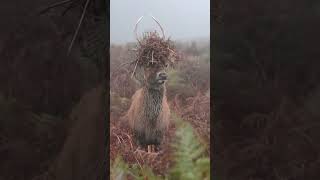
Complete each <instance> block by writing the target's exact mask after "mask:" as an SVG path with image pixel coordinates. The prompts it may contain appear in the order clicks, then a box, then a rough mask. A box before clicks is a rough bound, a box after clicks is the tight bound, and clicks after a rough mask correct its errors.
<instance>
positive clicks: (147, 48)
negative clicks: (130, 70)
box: [134, 31, 177, 67]
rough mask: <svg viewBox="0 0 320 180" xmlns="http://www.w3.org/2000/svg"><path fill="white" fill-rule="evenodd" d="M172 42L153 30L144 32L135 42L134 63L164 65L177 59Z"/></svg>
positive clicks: (142, 65)
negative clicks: (140, 38)
mask: <svg viewBox="0 0 320 180" xmlns="http://www.w3.org/2000/svg"><path fill="white" fill-rule="evenodd" d="M174 50H175V47H174V43H173V41H171V40H170V39H164V38H163V37H160V36H159V34H158V33H157V32H156V31H154V32H145V33H144V34H143V38H142V40H141V41H139V43H138V44H137V52H136V59H135V61H134V62H135V64H137V65H138V66H140V67H156V66H160V67H165V66H166V65H168V64H171V65H172V64H173V63H174V61H175V60H176V59H177V53H176V52H175V51H174Z"/></svg>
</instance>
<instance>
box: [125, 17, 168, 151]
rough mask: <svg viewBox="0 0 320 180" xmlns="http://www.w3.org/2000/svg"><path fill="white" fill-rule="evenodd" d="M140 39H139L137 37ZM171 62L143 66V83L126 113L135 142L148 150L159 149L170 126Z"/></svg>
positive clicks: (141, 79) (141, 81)
mask: <svg viewBox="0 0 320 180" xmlns="http://www.w3.org/2000/svg"><path fill="white" fill-rule="evenodd" d="M142 17H143V16H142ZM142 17H141V18H140V19H139V20H138V22H137V24H138V23H139V21H140V20H141V19H142ZM152 18H153V19H154V20H155V21H156V22H157V24H158V25H159V26H160V28H161V30H162V33H163V38H164V32H163V29H162V27H161V25H160V24H159V23H158V21H157V20H156V19H155V18H154V17H152ZM137 24H136V27H135V32H136V28H137ZM136 37H138V36H137V35H136ZM137 40H138V42H140V41H139V39H138V38H137ZM168 66H169V64H166V65H165V66H157V65H150V66H148V67H145V68H143V69H142V77H141V76H140V77H139V76H136V80H138V81H139V82H140V85H141V86H142V87H141V88H140V89H138V90H137V91H136V92H135V93H134V95H133V96H132V99H131V100H132V102H131V106H130V108H129V110H128V112H127V114H126V115H125V117H126V119H128V124H129V127H130V128H131V130H132V132H133V135H134V138H135V141H136V143H137V144H138V146H139V147H142V148H143V149H145V148H147V151H148V153H151V152H155V151H157V150H159V145H160V144H161V141H162V139H163V136H164V133H165V131H166V130H167V129H168V127H169V118H170V109H169V105H168V102H167V96H166V81H167V79H168V74H167V73H166V69H167V67H168Z"/></svg>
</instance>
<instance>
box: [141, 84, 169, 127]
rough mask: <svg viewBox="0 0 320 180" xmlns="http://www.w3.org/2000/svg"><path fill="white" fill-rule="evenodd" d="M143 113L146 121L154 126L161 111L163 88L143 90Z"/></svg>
mask: <svg viewBox="0 0 320 180" xmlns="http://www.w3.org/2000/svg"><path fill="white" fill-rule="evenodd" d="M144 91H145V93H144V112H145V116H146V118H147V120H148V121H149V122H150V123H152V124H151V125H154V123H155V122H156V121H157V118H158V116H159V114H160V112H161V110H162V101H163V97H164V96H165V92H166V90H165V87H164V86H163V87H161V88H159V89H151V88H144Z"/></svg>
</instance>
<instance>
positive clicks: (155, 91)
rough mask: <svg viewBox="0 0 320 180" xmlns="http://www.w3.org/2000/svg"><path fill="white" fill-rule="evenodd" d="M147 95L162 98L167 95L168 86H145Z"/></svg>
mask: <svg viewBox="0 0 320 180" xmlns="http://www.w3.org/2000/svg"><path fill="white" fill-rule="evenodd" d="M144 91H145V94H144V95H145V96H148V98H160V99H162V97H163V96H164V95H165V93H166V88H165V86H164V85H161V86H159V87H158V88H151V87H148V86H146V87H144Z"/></svg>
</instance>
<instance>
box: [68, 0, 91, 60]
mask: <svg viewBox="0 0 320 180" xmlns="http://www.w3.org/2000/svg"><path fill="white" fill-rule="evenodd" d="M89 2H90V0H87V1H86V4H85V6H84V9H83V11H82V14H81V18H80V21H79V24H78V27H77V29H76V32H75V33H74V35H73V38H72V41H71V43H70V46H69V48H68V54H70V51H71V48H72V46H73V43H74V41H75V39H76V37H77V35H78V33H79V30H80V27H81V24H82V21H83V19H84V15H85V14H86V11H87V7H88V5H89Z"/></svg>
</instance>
